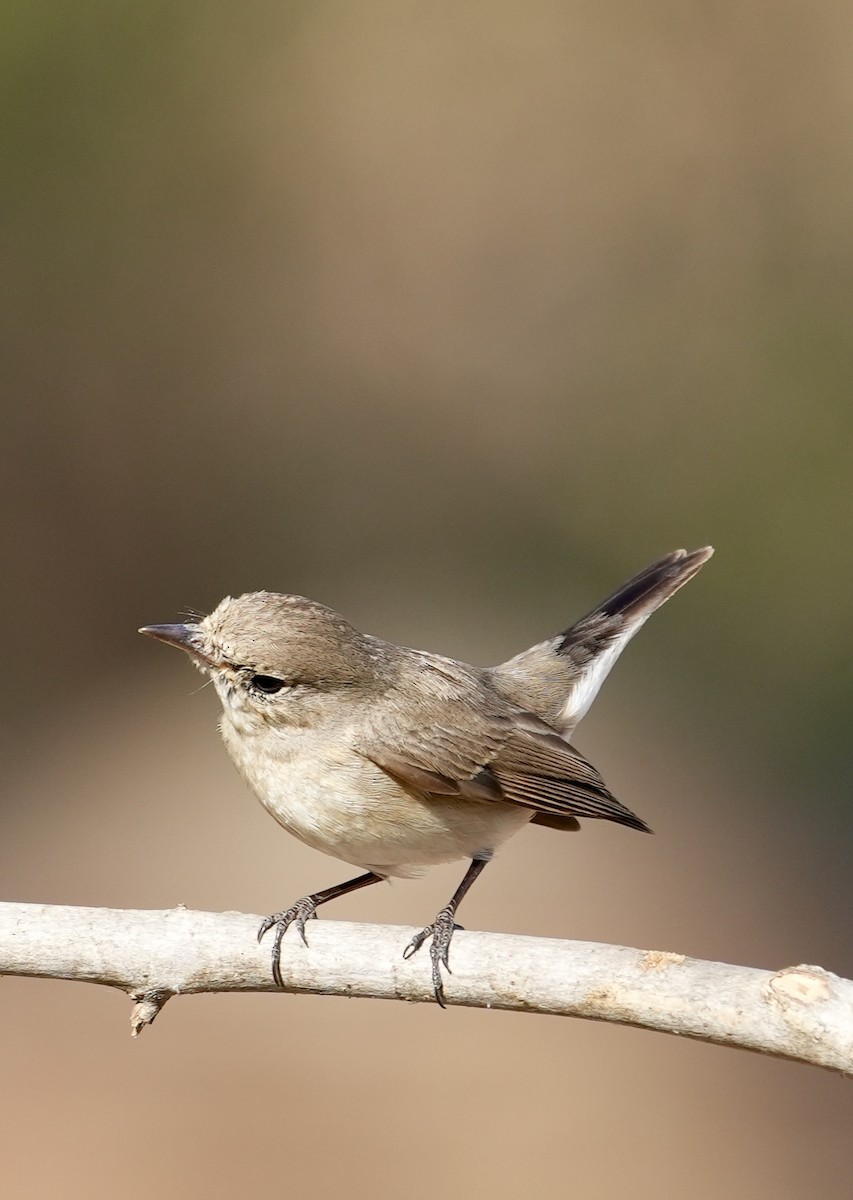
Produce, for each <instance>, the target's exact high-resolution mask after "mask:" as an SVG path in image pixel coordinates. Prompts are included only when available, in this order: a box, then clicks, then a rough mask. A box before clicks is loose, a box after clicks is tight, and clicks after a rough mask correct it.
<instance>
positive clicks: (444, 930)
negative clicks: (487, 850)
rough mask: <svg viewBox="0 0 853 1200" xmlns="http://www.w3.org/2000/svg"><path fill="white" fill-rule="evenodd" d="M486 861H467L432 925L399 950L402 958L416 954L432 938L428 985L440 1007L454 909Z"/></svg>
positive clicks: (443, 1006) (444, 1005) (453, 926)
mask: <svg viewBox="0 0 853 1200" xmlns="http://www.w3.org/2000/svg"><path fill="white" fill-rule="evenodd" d="M488 861H489V860H488V858H474V859H472V860H471V865H470V867H469V868H468V870H467V871H466V872H465V878H464V879H463V880H462V882H461V883H460V884H459V887H458V888H457V889H456V891H455V892H454V893H453V896H452V897H451V899H450V901H449V903H447V904H445V906H444V908H443V909H442V910H441V912H440V913H439V914H438V916H437V917H436V918H435V920H434V921H433V923H432V925H427V926H426V928H424V929H422V930H421V931H420V933H416V934H415V936H414V937H413V938H412V940H411V941H410V942H409V944H408V946H407V947H406V949H405V950H404V951H403V958H411V957H412V955H413V954H417V952H418V950H420V948H421V946H422V945H423V944H424V942H425V941H426V940H427V938H430V937H431V938H432V945H431V946H430V948H429V956H430V958H431V959H432V986H433V991H434V992H435V998H436V1000H437V1001H438V1003H439V1005H440V1006H441V1007H442V1008H446V1007H447V1006H446V1004H445V1003H444V985H443V984H442V981H441V968H442V966H444V967H446V968H447V970H448V971H450V963H449V962H448V957H449V954H450V940H451V938H452V937H453V931H454V930H455V929H457V928H458V926H457V925H456V922H455V921H454V917H455V916H456V910H457V908H458V907H459V905H460V903H461V901H462V899H463V898H464V896H465V893H466V892H467V891H468V889H469V888H470V887H471V884H472V883H473V882H474V880H475V879H476V878H477V876H478V875H479V874H480V872H481V871H482V869H483V867H484V866H485V865H486V863H487V862H488Z"/></svg>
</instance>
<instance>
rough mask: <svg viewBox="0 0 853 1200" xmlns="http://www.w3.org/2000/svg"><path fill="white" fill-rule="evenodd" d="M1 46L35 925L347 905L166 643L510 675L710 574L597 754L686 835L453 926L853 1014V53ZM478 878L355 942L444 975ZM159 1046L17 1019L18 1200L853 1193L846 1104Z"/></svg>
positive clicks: (383, 893) (697, 1084) (791, 1071)
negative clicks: (395, 950) (308, 896)
mask: <svg viewBox="0 0 853 1200" xmlns="http://www.w3.org/2000/svg"><path fill="white" fill-rule="evenodd" d="M2 24H3V26H4V28H3V29H2V36H0V56H2V71H0V80H2V83H0V86H2V90H3V103H2V106H0V113H2V116H0V121H2V128H3V169H2V177H3V186H4V190H5V193H6V203H5V217H6V219H5V222H4V233H3V267H2V289H3V293H4V305H3V312H2V317H0V320H2V327H1V328H2V344H3V359H4V369H3V380H4V388H5V392H6V396H5V402H4V416H5V421H6V431H5V435H4V437H3V439H2V453H3V464H2V486H3V490H4V493H5V497H4V504H3V509H2V539H3V542H2V555H3V562H4V565H5V588H4V592H5V599H6V606H5V619H4V627H5V634H6V636H5V645H4V651H3V656H4V686H3V687H2V689H0V706H2V721H3V729H4V733H5V744H6V771H5V774H6V779H7V788H6V794H5V797H4V800H3V809H2V845H1V846H0V862H2V876H3V885H2V895H3V897H4V898H7V899H14V900H33V901H46V902H47V901H50V902H56V903H79V904H94V905H115V906H123V907H134V906H150V907H155V908H160V907H168V906H170V905H173V904H175V903H177V902H179V901H180V902H184V903H186V904H188V905H191V906H195V907H202V908H209V909H225V908H238V909H242V910H244V911H253V912H258V913H262V912H268V911H271V910H273V909H275V908H277V907H280V906H281V905H282V904H284V903H287V902H290V901H291V900H292V899H294V898H295V897H296V896H298V895H300V894H302V893H304V892H306V891H308V890H311V889H314V888H317V887H323V886H326V885H327V884H330V883H333V882H337V881H338V880H340V879H342V878H344V877H345V876H346V873H347V871H348V868H346V867H344V866H342V865H340V864H337V863H335V862H333V861H332V860H330V859H324V858H322V857H321V856H319V855H317V854H314V853H313V852H312V851H309V850H307V849H305V848H304V847H301V846H300V845H299V844H298V843H296V842H294V841H292V840H291V839H289V838H288V837H287V836H286V835H285V834H284V833H283V832H281V831H280V830H278V829H277V828H276V827H275V825H274V824H273V823H272V822H271V821H270V819H269V818H268V817H267V816H266V815H265V814H264V813H263V812H262V810H261V808H260V806H259V805H257V804H256V803H255V802H254V801H253V800H252V798H251V797H250V796H249V794H248V793H247V791H246V789H245V787H244V786H243V784H242V783H241V782H240V780H239V778H238V777H237V775H236V772H235V771H234V770H233V769H232V768H231V767H230V765H229V763H228V761H227V759H226V757H225V753H224V751H223V749H222V748H221V746H220V745H219V744H218V738H217V735H216V732H215V728H214V726H215V720H216V705H215V698H214V696H213V695H212V693H211V691H210V690H208V691H206V692H204V693H203V694H201V695H197V694H195V693H196V691H197V687H198V683H199V680H198V678H197V677H196V676H195V675H194V674H193V673H192V672H191V671H190V669H189V667H188V666H187V664H186V662H184V661H180V660H179V658H178V656H177V655H174V654H171V653H167V652H166V651H165V650H164V649H163V648H162V647H159V648H158V647H156V646H153V645H152V644H150V643H147V642H144V641H143V640H142V639H141V638H138V637H137V636H136V634H135V632H134V631H135V629H136V627H137V626H138V625H140V624H142V623H145V622H152V621H169V620H173V619H178V618H179V615H180V614H181V612H182V610H184V609H186V608H197V609H199V610H202V611H207V609H208V608H210V607H211V606H212V605H214V604H215V603H216V602H217V601H218V600H219V599H220V598H221V596H222V595H223V594H225V593H228V592H233V593H237V592H240V591H243V590H247V589H254V588H260V587H266V588H270V589H274V590H280V591H295V592H302V593H305V594H308V595H310V596H313V597H315V598H317V599H320V600H322V601H324V602H326V603H328V604H331V605H333V606H334V607H337V608H339V609H341V610H342V611H343V612H344V613H346V614H347V616H349V617H350V619H351V620H353V622H354V623H356V624H357V625H360V626H361V627H362V628H364V629H366V630H367V631H369V632H373V633H377V634H380V635H383V636H386V637H390V638H393V639H396V640H399V641H404V642H407V643H409V644H414V645H420V646H426V647H429V648H430V649H434V650H438V651H441V652H444V653H449V654H454V655H458V656H461V657H465V658H467V659H470V660H473V661H477V662H493V661H497V660H500V659H502V658H505V657H507V656H508V655H510V654H512V653H514V652H516V651H517V650H519V649H521V648H522V647H523V646H525V645H527V644H529V643H531V642H533V641H535V640H538V639H540V638H541V637H543V636H545V635H546V634H548V633H551V632H553V631H555V630H556V629H557V628H559V627H560V626H562V625H565V624H566V623H567V622H568V621H569V620H570V619H572V618H574V617H576V616H578V615H579V614H580V613H581V612H583V611H585V610H586V609H587V608H588V607H590V606H591V605H592V603H594V602H595V601H596V600H598V599H599V598H600V597H601V596H602V595H604V594H605V593H606V592H607V591H609V590H611V589H612V588H613V587H614V586H615V585H616V584H618V583H619V582H621V581H622V580H623V579H624V578H626V577H627V576H628V575H629V574H631V573H632V572H634V571H635V570H637V569H639V568H640V567H642V566H643V565H645V564H646V563H647V562H648V561H650V560H651V559H652V558H654V557H656V556H657V555H659V554H662V553H664V552H666V551H668V550H670V549H672V548H674V547H676V546H681V545H687V546H688V547H692V546H695V545H701V544H703V543H704V542H707V541H711V542H713V543H714V544H715V545H716V547H717V556H716V557H715V558H714V560H713V561H712V562H711V563H710V564H709V565H708V566H707V567H706V568H705V570H704V571H703V572H702V574H701V576H700V577H699V578H698V579H697V580H696V581H694V582H693V583H692V584H691V585H690V586H689V588H687V589H686V590H685V591H684V592H683V593H681V594H680V595H679V596H678V597H677V598H676V599H675V600H674V601H673V603H672V604H671V605H669V606H667V608H666V609H665V610H663V611H662V612H661V613H659V614H658V615H657V616H656V617H655V618H654V620H653V621H652V622H651V623H650V624H649V625H648V626H647V627H646V629H645V630H644V631H643V633H642V635H641V636H640V638H639V639H638V641H637V643H636V644H635V645H634V646H632V647H631V649H630V650H629V652H628V653H627V655H626V657H625V660H624V662H622V663H621V664H620V665H619V667H618V669H617V671H616V672H615V674H614V676H613V677H612V678H611V680H610V682H609V684H608V685H607V687H606V688H605V690H604V692H603V694H602V696H601V697H600V699H599V701H598V703H597V706H596V708H595V710H594V712H593V715H592V716H591V717H590V718H588V720H587V722H586V724H585V725H584V727H583V728H582V730H581V733H580V735H579V737H578V742H579V744H580V746H581V748H582V749H583V750H584V751H585V752H586V753H587V754H589V755H590V757H592V758H593V760H594V761H595V762H596V763H597V765H599V767H600V768H601V769H602V771H603V773H604V775H605V777H606V779H607V780H608V782H609V783H610V785H611V786H612V787H613V789H614V791H615V792H616V794H617V795H619V796H620V797H621V798H622V799H623V800H624V801H625V802H626V803H627V804H629V805H630V807H631V808H633V809H635V810H636V811H637V812H639V813H640V814H641V815H642V816H643V817H644V818H646V819H647V820H648V821H649V823H650V824H651V825H652V826H653V827H654V828H655V830H656V831H657V836H656V837H655V838H641V837H639V836H636V835H633V834H631V833H630V831H626V830H624V829H617V828H615V827H613V828H610V827H607V828H604V827H596V826H594V825H593V826H590V825H587V827H586V829H585V830H584V832H583V833H582V834H581V835H580V836H578V837H574V838H569V837H565V836H561V835H558V834H555V833H553V832H550V831H548V830H539V829H536V830H534V829H531V830H528V831H525V832H524V833H523V834H522V835H520V836H519V837H518V838H517V839H516V840H515V841H514V842H513V843H512V844H510V846H508V847H507V848H506V850H505V851H504V853H503V854H502V856H501V858H500V860H499V862H498V863H497V864H496V865H495V866H494V867H493V868H491V869H490V870H489V871H488V872H487V873H486V874H485V876H484V877H483V880H482V882H481V883H480V884H479V885H478V886H477V888H476V889H475V890H474V892H473V893H472V895H471V897H470V899H469V900H468V901H467V902H466V905H465V908H464V911H463V922H464V923H465V924H467V925H468V926H469V927H472V928H485V929H497V930H506V931H519V932H522V931H523V932H527V933H533V934H542V935H550V936H566V937H574V938H588V939H593V940H607V941H615V942H620V943H627V944H632V945H639V946H643V947H647V948H655V949H668V950H677V951H681V952H684V953H687V954H691V955H697V956H704V957H713V958H719V959H723V960H727V961H735V962H744V963H752V964H754V965H760V966H765V967H779V966H784V965H788V964H791V963H798V962H803V961H805V962H817V963H821V964H823V965H824V966H826V967H828V968H830V969H832V970H835V971H838V972H840V973H842V974H847V975H849V974H851V972H853V938H851V934H850V922H849V912H850V906H851V900H853V895H852V894H851V892H852V891H853V889H851V885H850V866H851V848H850V846H851V842H850V836H851V831H853V821H852V820H851V810H850V804H849V794H848V793H849V778H850V771H849V767H850V750H849V738H848V734H847V724H848V714H849V711H850V698H851V697H850V691H851V672H850V664H851V637H850V620H849V616H848V611H847V609H848V604H849V600H848V593H849V584H850V579H851V577H853V571H851V557H853V554H851V548H850V524H851V515H853V514H851V501H850V473H851V431H853V411H851V403H850V393H851V386H850V379H851V367H853V321H851V309H853V224H851V212H853V138H851V128H853V72H851V70H850V62H851V54H853V11H851V9H850V6H849V4H842V3H837V2H835V0H828V2H827V3H824V4H821V5H819V6H814V5H810V4H806V3H802V2H801V3H796V2H785V0H783V2H781V3H779V2H777V3H774V4H770V3H763V2H762V0H740V2H739V3H733V2H722V0H721V2H719V3H710V4H708V3H705V4H699V3H686V4H685V3H681V4H669V3H664V2H652V3H649V4H645V5H640V6H637V5H634V4H628V3H622V4H617V5H615V6H607V5H603V6H602V5H596V4H590V3H579V4H574V5H567V4H557V3H547V2H545V0H533V2H532V3H528V4H523V5H522V4H518V3H515V4H508V3H501V2H498V3H494V2H493V3H488V4H486V3H481V2H476V0H475V2H472V3H467V4H461V5H459V4H453V5H451V4H437V5H436V4H431V5H402V4H391V3H388V2H387V0H384V2H382V0H375V2H370V0H367V2H364V3H360V4H356V5H347V4H343V3H327V2H325V0H317V2H315V3H313V4H306V3H293V4H282V3H277V4H270V3H263V2H261V0H249V2H248V3H246V4H242V5H223V4H210V3H205V4H203V3H186V4H181V5H166V4H153V3H149V4H145V3H142V4H137V5H129V4H116V3H114V2H113V3H105V2H104V0H80V2H79V3H77V4H76V5H72V6H68V5H56V4H46V3H43V0H26V2H24V0H10V2H9V3H7V4H6V5H5V6H4V10H3V14H2ZM460 871H461V868H460V867H451V868H447V869H442V870H440V871H435V872H433V873H431V874H430V875H428V876H427V877H425V878H424V879H423V880H421V881H419V882H414V883H402V884H399V885H395V886H394V887H393V888H383V889H375V890H371V891H369V892H367V893H364V894H360V895H357V896H354V897H352V898H351V899H349V900H346V901H344V902H342V903H341V904H340V905H339V906H336V907H335V912H334V914H332V912H331V911H330V912H329V916H332V915H334V917H335V918H337V919H347V918H351V919H363V920H381V921H397V922H400V923H407V924H418V925H420V924H422V923H423V922H424V921H426V920H428V919H429V918H430V916H431V915H432V914H433V912H434V911H435V909H436V908H437V907H438V906H439V905H440V904H441V903H443V902H444V900H445V899H446V898H447V896H448V895H449V893H450V891H451V890H452V888H453V887H454V886H455V884H456V882H457V881H458V878H459V877H460ZM404 941H405V938H404V937H403V936H401V946H402V944H403V942H404ZM424 969H425V970H426V969H427V965H426V962H425V963H424ZM129 1008H130V1006H129V1004H128V1003H127V1001H126V1000H125V999H124V998H123V997H122V996H120V995H117V994H113V993H109V992H106V991H102V990H98V989H95V988H91V987H88V988H84V987H79V986H72V985H70V984H61V983H51V982H44V981H27V980H7V981H4V983H3V986H2V989H0V1014H2V1018H0V1028H1V1029H2V1031H0V1039H2V1043H0V1044H2V1063H3V1076H2V1078H3V1089H2V1101H0V1104H1V1105H2V1108H0V1129H2V1134H0V1139H2V1143H3V1146H2V1154H0V1176H2V1177H3V1178H0V1191H2V1194H3V1196H4V1197H5V1196H9V1197H18V1196H21V1197H28V1198H29V1197H33V1198H35V1200H42V1198H47V1197H54V1196H56V1195H58V1194H62V1195H64V1196H68V1197H71V1198H72V1200H73V1198H75V1197H78V1196H81V1197H82V1196H92V1195H96V1196H104V1197H108V1196H109V1197H111V1196H115V1195H122V1196H123V1197H125V1200H141V1198H142V1197H148V1196H150V1195H152V1194H156V1195H162V1196H170V1197H171V1196H175V1197H188V1198H191V1200H194V1198H196V1197H198V1198H202V1197H204V1198H205V1200H219V1198H225V1197H232V1196H237V1195H248V1196H254V1195H260V1194H262V1193H263V1194H264V1195H271V1196H278V1195H293V1194H297V1195H305V1196H318V1197H324V1196H331V1195H341V1194H345V1195H349V1196H362V1195H371V1196H379V1197H392V1196H394V1197H396V1196H401V1195H402V1196H411V1197H416V1198H418V1200H420V1198H421V1197H423V1198H426V1197H434V1196H436V1195H453V1196H455V1195H466V1196H470V1195H480V1194H483V1195H487V1196H490V1197H494V1198H496V1200H499V1198H503V1197H514V1196H517V1195H519V1194H522V1193H523V1194H529V1195H535V1196H542V1197H562V1196H564V1195H568V1194H571V1195H577V1196H583V1197H585V1198H593V1200H599V1198H601V1200H609V1198H610V1197H622V1196H631V1197H643V1198H646V1197H648V1198H649V1200H651V1198H659V1197H667V1198H668V1197H679V1198H681V1197H685V1196H689V1197H696V1198H698V1200H705V1198H708V1200H710V1198H712V1197H713V1198H715V1200H716V1198H718V1197H720V1196H733V1197H749V1198H754V1197H759V1198H763V1197H771V1196H772V1197H773V1198H774V1200H786V1198H788V1197H791V1198H793V1197H800V1196H802V1195H804V1194H807V1193H808V1194H810V1195H815V1196H820V1197H823V1198H833V1200H834V1198H835V1197H845V1198H846V1197H849V1194H850V1183H849V1172H850V1122H851V1118H853V1092H851V1087H850V1084H849V1083H846V1082H845V1081H843V1080H841V1079H839V1078H836V1077H834V1076H830V1075H829V1074H822V1073H820V1072H818V1071H817V1070H815V1069H809V1068H806V1067H798V1066H794V1065H790V1064H785V1063H780V1062H777V1061H772V1060H769V1059H768V1060H764V1059H761V1058H758V1057H752V1056H749V1055H746V1054H744V1053H738V1052H735V1051H727V1050H722V1049H717V1048H714V1047H709V1046H704V1045H700V1044H692V1043H687V1042H684V1043H682V1042H678V1041H675V1040H674V1039H667V1038H665V1037H662V1036H657V1035H651V1034H643V1033H640V1032H637V1031H633V1030H625V1029H619V1028H609V1027H605V1026H594V1025H584V1024H582V1023H579V1022H571V1021H564V1020H562V1021H561V1020H558V1019H554V1018H534V1017H526V1016H517V1015H511V1014H497V1013H482V1012H463V1011H453V1010H451V1011H448V1012H446V1013H441V1012H439V1011H438V1010H437V1009H434V1008H431V1007H406V1006H403V1005H400V1004H382V1003H365V1002H361V1003H359V1002H350V1003H347V1002H344V1001H340V1000H323V999H320V998H304V999H302V998H300V999H295V998H291V997H276V996H249V997H239V998H238V997H229V998H195V999H185V1000H177V1001H174V1002H173V1003H172V1004H170V1005H169V1007H168V1008H167V1009H166V1010H165V1012H164V1014H163V1016H162V1018H161V1019H160V1021H159V1022H158V1024H157V1025H156V1026H155V1028H154V1029H153V1030H150V1031H148V1032H146V1033H145V1035H144V1036H143V1037H142V1039H141V1040H140V1041H138V1042H135V1043H132V1042H131V1041H130V1040H129V1038H128V1036H127V1031H128V1017H129Z"/></svg>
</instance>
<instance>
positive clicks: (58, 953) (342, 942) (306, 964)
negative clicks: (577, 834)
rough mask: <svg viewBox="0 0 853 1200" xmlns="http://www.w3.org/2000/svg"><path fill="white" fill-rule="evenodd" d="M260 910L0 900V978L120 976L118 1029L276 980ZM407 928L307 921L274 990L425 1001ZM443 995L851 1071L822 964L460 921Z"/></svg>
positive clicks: (839, 1001) (292, 941)
mask: <svg viewBox="0 0 853 1200" xmlns="http://www.w3.org/2000/svg"><path fill="white" fill-rule="evenodd" d="M259 923H260V917H256V916H247V915H245V914H243V913H206V912H191V911H190V910H189V909H186V908H176V909H169V910H164V911H133V910H127V911H125V910H120V909H102V908H72V907H65V906H59V905H42V904H0V975H28V976H40V977H43V978H50V979H76V980H82V981H84V982H88V983H102V984H107V985H108V986H110V987H116V988H121V989H122V990H123V991H125V992H127V993H128V994H129V995H130V997H131V999H132V1000H133V1001H134V1008H133V1013H132V1016H131V1026H132V1032H133V1034H134V1035H135V1034H137V1033H138V1032H139V1030H140V1029H142V1028H143V1027H144V1026H145V1025H147V1024H150V1023H151V1022H152V1021H153V1020H154V1018H155V1016H156V1015H157V1013H158V1012H159V1011H160V1009H161V1008H162V1007H163V1005H164V1004H165V1002H166V1001H167V1000H168V999H169V997H170V996H176V995H179V994H186V993H193V992H269V991H276V990H277V989H276V987H275V985H274V984H273V982H272V979H271V977H270V950H269V945H268V944H263V945H261V946H259V945H258V943H257V940H256V937H255V934H256V930H257V928H258V925H259ZM412 933H413V930H411V929H403V928H401V927H399V926H389V925H357V924H351V923H341V922H336V921H312V922H311V924H310V925H309V927H308V936H309V941H310V945H309V946H308V947H305V946H304V945H303V944H302V942H301V940H300V939H299V937H298V935H297V934H296V932H295V930H291V931H290V932H289V933H288V936H287V937H286V938H285V941H284V946H283V954H282V971H283V974H284V976H285V979H286V980H287V988H286V989H285V990H286V991H288V992H313V993H322V994H324V995H334V996H362V997H374V998H381V999H390V1000H393V999H396V1000H410V1001H427V1002H432V1001H433V993H432V985H431V983H430V973H429V960H428V957H427V956H426V955H425V954H420V955H417V956H415V957H414V958H413V959H411V960H409V961H408V962H405V961H404V960H403V958H402V951H403V948H404V947H405V946H406V944H407V942H408V941H409V939H410V938H411V936H412ZM451 962H452V966H453V974H452V975H451V976H450V977H449V978H448V979H447V982H446V996H447V1003H448V1004H450V1005H463V1006H467V1007H470V1008H503V1009H513V1010H516V1011H522V1012H536V1013H550V1014H556V1015H562V1016H574V1017H585V1018H587V1019H591V1020H598V1021H616V1022H619V1023H622V1024H625V1025H637V1026H640V1027H642V1028H645V1029H656V1030H659V1031H660V1032H663V1033H673V1034H677V1035H680V1036H683V1037H690V1038H697V1039H699V1040H700V1041H706V1042H716V1043H719V1044H721V1045H727V1046H738V1047H741V1048H742V1049H745V1050H756V1051H759V1052H761V1053H764V1054H773V1055H776V1056H777V1057H780V1058H790V1059H796V1060H798V1061H800V1062H808V1063H813V1064H815V1065H816V1066H821V1067H827V1068H829V1069H831V1070H835V1071H841V1072H845V1073H847V1072H853V982H851V981H849V980H846V979H839V978H838V976H836V975H832V974H830V973H829V972H828V971H825V970H823V968H821V967H809V966H800V967H787V968H785V969H784V970H781V971H775V972H773V971H761V970H758V969H756V968H752V967H738V966H729V965H727V964H725V963H715V962H702V961H700V960H698V959H690V958H685V957H684V955H681V954H673V953H670V952H666V951H651V950H646V951H643V950H632V949H629V948H628V947H626V946H606V945H599V944H597V943H594V942H564V941H554V940H552V939H550V938H533V937H515V936H508V935H505V934H497V933H472V932H467V931H462V930H460V931H459V932H458V933H457V934H456V936H455V937H454V939H453V950H452V959H451Z"/></svg>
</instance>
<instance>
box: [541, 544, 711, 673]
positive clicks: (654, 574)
mask: <svg viewBox="0 0 853 1200" xmlns="http://www.w3.org/2000/svg"><path fill="white" fill-rule="evenodd" d="M713 553H714V548H713V546H703V547H702V549H701V550H692V551H690V553H688V552H687V551H686V550H673V552H672V554H667V555H666V557H665V558H661V559H659V560H658V561H657V562H655V563H652V565H651V566H650V567H646V569H645V570H644V571H641V572H640V573H639V575H635V576H634V577H633V579H629V580H628V582H627V583H624V584H623V585H622V587H620V588H619V589H618V591H615V592H614V593H613V595H612V596H608V597H607V599H606V600H604V601H603V602H602V603H601V604H599V605H597V606H596V607H595V608H594V609H593V610H592V611H591V612H588V613H587V614H586V616H585V617H581V619H580V620H579V621H575V622H574V624H573V625H570V626H569V628H568V629H566V630H564V631H563V633H562V634H560V635H559V639H560V640H559V642H558V644H557V653H558V654H567V653H570V652H571V650H572V648H573V647H577V646H579V645H580V644H583V643H584V642H588V641H590V640H591V641H593V642H599V641H602V640H603V641H608V640H610V638H613V637H615V636H618V634H619V633H620V632H622V631H623V630H624V629H625V627H626V626H631V625H633V624H634V623H635V622H641V621H643V620H644V619H645V618H646V617H647V616H649V615H650V614H651V613H653V612H654V610H655V609H656V608H658V607H659V606H660V605H661V604H663V602H664V601H665V600H668V599H669V598H670V596H672V595H674V593H675V592H677V591H678V589H679V588H680V587H683V586H684V584H685V583H687V582H688V581H689V580H691V579H692V578H693V576H694V575H695V574H696V572H697V571H698V570H699V568H700V567H701V566H702V564H703V563H705V562H707V561H708V559H709V558H710V557H711V555H712V554H713Z"/></svg>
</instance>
